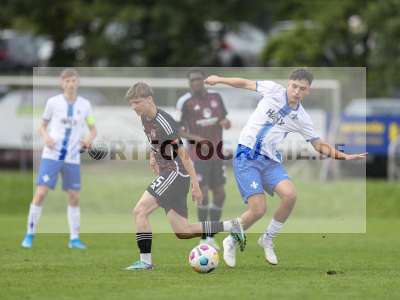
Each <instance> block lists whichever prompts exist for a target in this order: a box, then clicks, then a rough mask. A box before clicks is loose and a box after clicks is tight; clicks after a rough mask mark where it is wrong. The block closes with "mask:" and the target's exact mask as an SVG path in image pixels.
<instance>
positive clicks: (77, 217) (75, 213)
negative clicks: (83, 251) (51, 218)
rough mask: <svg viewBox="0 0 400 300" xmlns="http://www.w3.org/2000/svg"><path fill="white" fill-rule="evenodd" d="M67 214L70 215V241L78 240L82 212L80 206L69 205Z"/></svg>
mask: <svg viewBox="0 0 400 300" xmlns="http://www.w3.org/2000/svg"><path fill="white" fill-rule="evenodd" d="M67 214H68V224H69V232H70V239H71V240H74V239H78V238H79V229H80V227H81V210H80V208H79V206H69V205H68V209H67Z"/></svg>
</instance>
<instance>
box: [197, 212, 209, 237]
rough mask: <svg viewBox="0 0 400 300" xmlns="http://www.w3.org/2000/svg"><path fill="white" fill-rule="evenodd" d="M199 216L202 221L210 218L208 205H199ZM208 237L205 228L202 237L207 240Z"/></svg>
mask: <svg viewBox="0 0 400 300" xmlns="http://www.w3.org/2000/svg"><path fill="white" fill-rule="evenodd" d="M197 217H198V218H199V221H200V222H205V221H207V218H208V206H207V205H203V206H198V207H197ZM206 237H207V235H206V234H205V233H204V230H203V234H202V236H201V238H202V239H203V240H205V239H206Z"/></svg>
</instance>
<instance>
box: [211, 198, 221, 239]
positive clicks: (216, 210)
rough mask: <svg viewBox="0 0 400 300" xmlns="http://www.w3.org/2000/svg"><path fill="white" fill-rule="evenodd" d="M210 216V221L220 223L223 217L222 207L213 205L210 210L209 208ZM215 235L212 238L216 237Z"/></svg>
mask: <svg viewBox="0 0 400 300" xmlns="http://www.w3.org/2000/svg"><path fill="white" fill-rule="evenodd" d="M209 214H210V221H214V222H216V221H219V220H221V215H222V207H219V206H216V205H215V204H213V205H212V206H211V207H210V208H209ZM214 234H215V233H212V235H211V236H214Z"/></svg>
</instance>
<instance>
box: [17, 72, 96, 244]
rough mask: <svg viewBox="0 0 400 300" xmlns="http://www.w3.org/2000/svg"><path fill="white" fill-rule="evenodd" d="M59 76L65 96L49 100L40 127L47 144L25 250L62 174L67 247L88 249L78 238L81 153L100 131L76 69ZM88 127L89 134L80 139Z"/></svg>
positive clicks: (31, 209) (31, 210) (31, 208)
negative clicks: (65, 204)
mask: <svg viewBox="0 0 400 300" xmlns="http://www.w3.org/2000/svg"><path fill="white" fill-rule="evenodd" d="M60 77H61V87H62V89H63V93H62V94H59V95H57V96H54V97H51V98H50V99H48V100H47V103H46V107H45V109H44V112H43V117H42V123H41V125H40V128H39V132H40V136H41V137H42V139H43V141H44V144H45V145H44V148H43V152H42V158H41V161H40V166H39V173H38V175H37V180H36V191H35V194H34V196H33V199H32V203H31V205H30V209H29V214H28V228H27V232H26V235H25V238H24V240H23V241H22V247H24V248H31V247H32V245H33V240H34V237H35V232H36V227H37V224H38V222H39V219H40V216H41V213H42V205H43V202H44V200H45V198H46V196H47V193H48V190H49V189H54V187H55V186H56V183H57V179H58V175H59V174H61V176H62V182H63V184H62V189H63V191H65V192H66V193H67V194H68V209H67V216H68V224H69V229H70V241H69V243H68V247H69V248H78V249H85V248H86V246H85V244H84V243H83V242H82V241H81V240H80V239H79V230H80V208H79V191H80V189H81V175H80V151H81V149H84V148H89V147H90V145H91V144H92V141H93V140H94V138H95V137H96V134H97V131H96V127H95V125H94V117H93V115H92V108H91V105H90V102H89V100H87V99H85V98H83V97H81V96H79V95H78V94H77V90H78V87H79V74H78V72H77V71H76V70H74V69H64V70H63V71H62V73H61V76H60ZM85 124H86V125H87V126H88V127H89V134H88V135H87V136H86V137H85V138H84V139H83V140H81V134H82V133H83V132H82V130H83V128H84V127H83V126H84V125H85Z"/></svg>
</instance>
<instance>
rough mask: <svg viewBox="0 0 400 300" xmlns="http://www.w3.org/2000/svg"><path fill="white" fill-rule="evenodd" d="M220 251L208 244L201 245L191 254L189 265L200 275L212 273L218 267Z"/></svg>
mask: <svg viewBox="0 0 400 300" xmlns="http://www.w3.org/2000/svg"><path fill="white" fill-rule="evenodd" d="M218 262H219V255H218V251H217V250H216V249H215V248H213V247H212V246H210V245H208V244H200V245H198V246H196V247H194V248H193V249H192V250H191V251H190V253H189V264H190V265H191V266H192V268H193V269H194V270H195V271H196V272H198V273H210V272H212V271H213V270H215V268H216V267H217V266H218Z"/></svg>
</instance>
